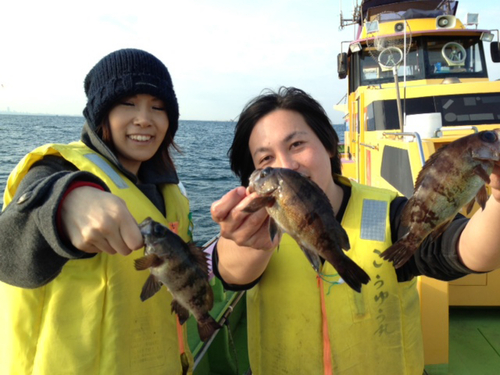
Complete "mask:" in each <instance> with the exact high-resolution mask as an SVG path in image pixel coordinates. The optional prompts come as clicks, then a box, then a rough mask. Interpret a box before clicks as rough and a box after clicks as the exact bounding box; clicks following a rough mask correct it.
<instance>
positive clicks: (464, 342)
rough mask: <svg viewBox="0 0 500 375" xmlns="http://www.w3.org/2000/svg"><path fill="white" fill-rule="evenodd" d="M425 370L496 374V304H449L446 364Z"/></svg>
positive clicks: (432, 374)
mask: <svg viewBox="0 0 500 375" xmlns="http://www.w3.org/2000/svg"><path fill="white" fill-rule="evenodd" d="M425 370H426V372H427V374H428V375H476V374H477V375H479V374H480V375H498V374H500V307H450V357H449V364H448V365H429V366H426V367H425Z"/></svg>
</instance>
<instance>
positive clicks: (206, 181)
mask: <svg viewBox="0 0 500 375" xmlns="http://www.w3.org/2000/svg"><path fill="white" fill-rule="evenodd" d="M83 123H84V118H83V117H77V116H75V117H72V116H28V115H0V134H1V135H2V136H1V137H0V197H3V192H4V190H5V184H6V182H7V178H8V176H9V174H10V172H11V171H12V169H13V168H14V167H15V166H16V164H17V163H18V162H19V160H20V159H21V158H22V157H23V156H24V155H25V154H26V153H28V152H29V151H31V150H33V149H34V148H36V147H38V146H41V145H43V144H45V143H68V142H72V141H77V140H79V139H80V132H81V129H82V126H83ZM234 125H235V123H233V122H215V121H180V124H179V129H178V131H177V134H176V135H175V142H176V143H177V145H179V147H180V148H181V151H182V154H178V153H176V152H175V151H174V152H173V158H174V162H175V164H176V167H177V172H178V174H179V178H180V179H181V181H182V183H183V184H184V186H185V188H186V190H187V193H188V197H189V199H190V204H191V211H192V213H193V222H194V234H193V236H194V241H195V242H196V243H197V244H199V245H202V244H204V243H205V242H207V241H208V240H210V239H211V238H212V237H214V236H215V235H217V234H218V228H219V226H218V225H217V224H215V223H214V222H213V221H212V218H211V216H210V205H211V204H212V202H214V201H215V200H217V199H219V198H220V197H221V196H222V195H224V194H225V193H226V192H228V191H229V190H231V189H232V188H234V187H236V186H238V185H239V184H238V180H237V178H236V177H235V176H234V175H233V173H232V172H231V170H230V167H229V160H228V158H227V150H228V149H229V146H230V144H231V141H232V137H233V131H234Z"/></svg>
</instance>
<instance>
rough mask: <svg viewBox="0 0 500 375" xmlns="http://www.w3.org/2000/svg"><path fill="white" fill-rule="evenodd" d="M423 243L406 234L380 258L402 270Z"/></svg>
mask: <svg viewBox="0 0 500 375" xmlns="http://www.w3.org/2000/svg"><path fill="white" fill-rule="evenodd" d="M421 242H422V241H418V240H414V239H413V238H412V237H410V236H409V235H408V234H405V235H404V236H403V237H401V238H400V239H399V240H398V241H396V242H395V243H394V244H392V246H390V247H388V248H387V249H386V250H385V251H384V252H383V253H382V254H380V256H381V257H382V258H383V259H385V260H388V261H390V262H392V263H393V264H394V268H396V269H397V268H400V267H401V266H402V265H403V264H405V263H406V262H407V261H408V260H409V259H410V258H411V257H412V255H413V253H414V252H415V251H416V250H417V248H418V247H419V246H420V243H421Z"/></svg>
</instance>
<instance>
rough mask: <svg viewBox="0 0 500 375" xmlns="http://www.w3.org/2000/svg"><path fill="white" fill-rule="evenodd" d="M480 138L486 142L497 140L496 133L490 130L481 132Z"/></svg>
mask: <svg viewBox="0 0 500 375" xmlns="http://www.w3.org/2000/svg"><path fill="white" fill-rule="evenodd" d="M481 140H483V141H485V142H488V143H493V142H496V141H497V140H498V137H497V133H495V132H492V131H486V132H484V133H483V134H481Z"/></svg>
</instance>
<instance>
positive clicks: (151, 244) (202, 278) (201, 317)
mask: <svg viewBox="0 0 500 375" xmlns="http://www.w3.org/2000/svg"><path fill="white" fill-rule="evenodd" d="M139 227H140V229H141V233H142V235H143V236H144V242H145V244H146V250H145V252H144V254H145V255H144V257H142V258H139V259H136V260H135V268H136V269H137V270H139V271H141V270H146V269H148V268H149V269H150V272H151V275H149V277H148V279H147V280H146V283H145V284H144V286H143V288H142V293H141V300H142V301H145V300H147V299H148V298H150V297H152V296H153V295H154V294H156V293H157V292H158V291H159V290H160V289H161V287H162V285H165V286H166V287H167V289H168V291H169V292H170V293H171V294H172V296H173V297H174V299H173V301H172V304H171V306H172V312H175V313H176V314H177V315H178V317H179V322H180V323H181V324H184V322H185V321H186V320H187V319H188V318H189V312H191V313H192V314H193V316H194V317H195V319H196V321H197V323H198V333H199V334H200V338H201V340H202V341H206V340H207V339H209V338H210V337H211V336H212V334H213V333H214V332H215V331H216V330H217V329H219V328H220V325H219V324H218V323H217V322H216V321H215V320H214V319H213V318H212V317H211V316H210V315H209V311H210V310H211V309H212V306H213V300H214V297H213V292H212V288H211V287H210V284H209V283H208V264H207V258H206V256H205V254H204V253H203V251H202V250H201V249H199V248H198V247H196V246H195V245H194V244H193V243H189V244H187V243H185V242H184V241H183V240H182V238H180V237H179V236H178V235H177V234H175V233H174V232H172V231H171V230H169V229H168V228H167V227H165V226H164V225H162V224H160V223H158V222H156V221H153V220H152V219H151V218H147V219H146V220H144V221H143V222H142V223H141V224H140V225H139Z"/></svg>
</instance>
